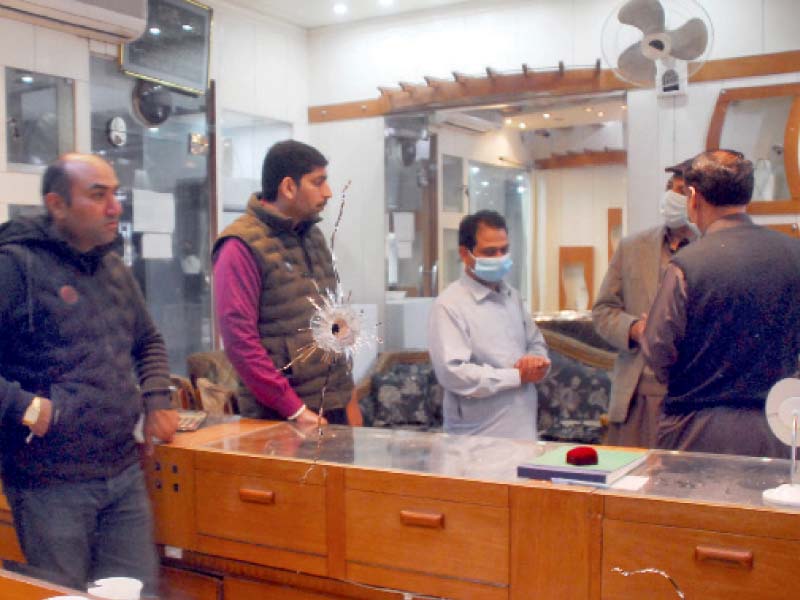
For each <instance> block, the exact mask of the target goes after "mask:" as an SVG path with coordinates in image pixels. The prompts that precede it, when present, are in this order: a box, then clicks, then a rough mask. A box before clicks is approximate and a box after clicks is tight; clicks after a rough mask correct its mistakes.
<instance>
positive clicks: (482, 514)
mask: <svg viewBox="0 0 800 600" xmlns="http://www.w3.org/2000/svg"><path fill="white" fill-rule="evenodd" d="M345 503H346V519H345V521H346V541H347V544H346V558H347V560H348V561H351V562H355V563H360V564H365V565H377V566H383V567H389V568H393V569H401V570H409V571H414V572H417V573H426V574H431V575H438V576H445V577H452V578H455V579H460V580H468V581H474V582H482V583H489V584H493V585H507V584H508V548H509V525H508V520H509V513H508V508H501V507H496V506H481V505H477V504H467V503H458V502H451V501H446V500H434V499H426V498H418V497H411V496H400V495H393V494H381V493H377V492H366V491H361V490H348V491H347V492H346V498H345Z"/></svg>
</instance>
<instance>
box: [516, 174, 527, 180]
mask: <svg viewBox="0 0 800 600" xmlns="http://www.w3.org/2000/svg"><path fill="white" fill-rule="evenodd" d="M523 179H525V178H524V177H523V176H522V175H517V181H522V180H523Z"/></svg>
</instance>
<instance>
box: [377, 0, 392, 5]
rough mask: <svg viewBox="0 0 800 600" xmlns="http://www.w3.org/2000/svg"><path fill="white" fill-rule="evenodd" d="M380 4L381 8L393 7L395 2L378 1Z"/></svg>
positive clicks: (387, 0) (389, 0)
mask: <svg viewBox="0 0 800 600" xmlns="http://www.w3.org/2000/svg"><path fill="white" fill-rule="evenodd" d="M378 4H380V5H381V6H391V5H392V4H394V0H378Z"/></svg>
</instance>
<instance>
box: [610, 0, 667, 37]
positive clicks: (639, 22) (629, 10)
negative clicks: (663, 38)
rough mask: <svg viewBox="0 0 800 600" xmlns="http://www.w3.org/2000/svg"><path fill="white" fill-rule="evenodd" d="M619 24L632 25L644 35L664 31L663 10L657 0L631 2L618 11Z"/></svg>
mask: <svg viewBox="0 0 800 600" xmlns="http://www.w3.org/2000/svg"><path fill="white" fill-rule="evenodd" d="M617 18H618V19H619V22H620V23H624V24H625V25H632V26H633V27H637V28H639V29H641V30H642V33H644V34H645V35H650V34H651V33H659V32H661V31H664V8H663V7H662V6H661V3H660V2H659V1H658V0H631V1H630V2H628V3H627V4H626V5H625V6H623V7H622V8H620V9H619V12H618V13H617Z"/></svg>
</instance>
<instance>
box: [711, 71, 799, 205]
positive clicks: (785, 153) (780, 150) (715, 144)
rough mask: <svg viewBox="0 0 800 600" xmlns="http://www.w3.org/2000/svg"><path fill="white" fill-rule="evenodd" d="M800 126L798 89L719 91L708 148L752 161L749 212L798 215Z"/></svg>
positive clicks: (797, 86) (784, 86) (771, 87)
mask: <svg viewBox="0 0 800 600" xmlns="http://www.w3.org/2000/svg"><path fill="white" fill-rule="evenodd" d="M799 121H800V84H785V85H769V86H754V87H746V88H732V89H724V90H722V91H721V92H720V94H719V98H718V100H717V105H716V108H715V110H714V115H713V116H712V118H711V123H710V125H709V130H708V139H707V142H706V147H707V148H708V149H709V150H712V149H715V148H731V149H735V150H739V151H740V152H743V153H744V155H745V156H746V157H747V158H748V159H750V160H751V161H753V166H754V179H755V181H754V186H753V196H752V202H751V204H750V206H749V211H750V212H751V213H755V214H770V213H787V212H789V213H791V212H797V211H798V210H800V163H799V162H798V160H799V159H798V155H799V154H800V153H799V152H798V144H799V143H800V135H799V132H798V127H800V123H799Z"/></svg>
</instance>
